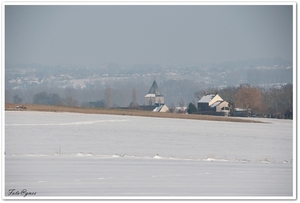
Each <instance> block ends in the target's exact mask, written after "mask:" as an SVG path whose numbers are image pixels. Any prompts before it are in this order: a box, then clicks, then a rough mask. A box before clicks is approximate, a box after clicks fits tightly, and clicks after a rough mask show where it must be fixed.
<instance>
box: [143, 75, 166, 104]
mask: <svg viewBox="0 0 300 203" xmlns="http://www.w3.org/2000/svg"><path fill="white" fill-rule="evenodd" d="M164 103H165V98H164V96H163V95H162V94H161V93H160V91H159V89H158V85H157V83H156V81H155V80H154V81H153V84H152V86H151V88H150V90H149V92H148V94H147V95H146V96H145V105H147V106H152V105H156V106H159V105H161V104H164Z"/></svg>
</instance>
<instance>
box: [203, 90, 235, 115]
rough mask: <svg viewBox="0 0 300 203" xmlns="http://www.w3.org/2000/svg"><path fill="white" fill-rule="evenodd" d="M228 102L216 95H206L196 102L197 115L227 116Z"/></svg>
mask: <svg viewBox="0 0 300 203" xmlns="http://www.w3.org/2000/svg"><path fill="white" fill-rule="evenodd" d="M229 111H230V110H229V107H228V102H226V101H224V100H223V99H222V98H221V97H220V96H219V95H218V94H206V95H204V96H203V97H202V98H201V99H200V100H199V101H198V113H200V114H208V115H226V116H227V115H228V114H229Z"/></svg>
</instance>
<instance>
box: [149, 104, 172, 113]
mask: <svg viewBox="0 0 300 203" xmlns="http://www.w3.org/2000/svg"><path fill="white" fill-rule="evenodd" d="M153 111H154V112H163V113H166V112H169V108H168V107H167V105H165V104H162V105H160V106H158V107H156V108H155V109H154V110H153Z"/></svg>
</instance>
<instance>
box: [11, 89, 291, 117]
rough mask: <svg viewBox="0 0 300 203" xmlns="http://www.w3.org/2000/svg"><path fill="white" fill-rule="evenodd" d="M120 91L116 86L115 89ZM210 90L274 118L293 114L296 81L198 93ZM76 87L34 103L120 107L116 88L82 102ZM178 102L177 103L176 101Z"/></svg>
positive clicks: (42, 94)
mask: <svg viewBox="0 0 300 203" xmlns="http://www.w3.org/2000/svg"><path fill="white" fill-rule="evenodd" d="M114 91H116V90H114ZM206 93H209V94H215V93H217V94H219V95H220V96H221V97H222V98H223V99H224V100H225V101H227V102H228V103H229V107H230V109H231V110H233V109H234V108H243V109H251V112H252V114H256V115H258V116H261V117H265V116H267V117H271V118H290V119H291V118H292V117H293V85H292V84H286V85H284V86H278V87H273V88H260V87H255V86H251V85H248V84H245V85H240V86H238V87H235V86H229V87H226V88H222V89H219V88H209V89H207V90H205V91H204V90H201V91H197V92H195V94H194V96H195V97H196V98H198V99H201V97H202V96H204V95H205V94H206ZM76 94H77V93H76V89H74V88H66V89H65V90H64V93H63V97H62V96H60V94H58V93H47V92H46V91H42V92H39V93H36V94H34V95H33V99H32V103H33V104H46V105H60V106H82V107H95V108H111V107H116V106H117V105H116V104H115V103H114V98H113V95H114V94H113V89H112V88H111V87H110V86H106V88H105V89H104V91H103V99H100V100H96V101H88V102H84V103H81V104H80V105H79V102H78V100H77V99H76ZM131 98H132V101H131V103H130V101H129V102H128V107H136V106H138V103H137V89H136V88H135V87H133V89H132V94H131ZM129 100H130V99H129ZM13 102H14V103H22V98H21V97H19V95H17V94H16V95H14V96H13ZM179 105H180V107H183V106H184V102H183V99H181V100H180V102H179ZM173 106H175V105H173ZM196 106H197V104H196V102H195V101H193V102H191V103H190V104H189V105H188V112H189V113H193V112H196V111H197V108H196Z"/></svg>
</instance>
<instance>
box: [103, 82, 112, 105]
mask: <svg viewBox="0 0 300 203" xmlns="http://www.w3.org/2000/svg"><path fill="white" fill-rule="evenodd" d="M104 104H105V108H111V107H113V99H112V93H111V88H110V86H106V89H105V92H104Z"/></svg>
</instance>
